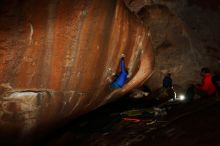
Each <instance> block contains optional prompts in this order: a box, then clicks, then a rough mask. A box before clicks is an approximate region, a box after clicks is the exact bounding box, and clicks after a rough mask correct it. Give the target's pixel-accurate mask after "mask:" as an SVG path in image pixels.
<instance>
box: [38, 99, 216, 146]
mask: <svg viewBox="0 0 220 146" xmlns="http://www.w3.org/2000/svg"><path fill="white" fill-rule="evenodd" d="M151 103H152V102H151ZM154 106H155V105H154ZM152 107H153V106H152V105H149V104H148V105H147V104H146V103H144V102H143V101H132V102H131V101H126V100H121V101H118V102H115V103H112V104H109V105H106V106H104V107H102V108H100V109H98V110H96V111H94V112H92V113H90V114H88V115H85V116H83V117H81V118H80V119H78V120H76V121H74V122H73V123H71V124H70V125H68V126H66V127H63V128H62V129H60V130H58V131H57V132H55V133H53V134H52V135H50V136H49V137H45V138H44V140H42V141H40V142H39V143H37V145H45V146H162V145H163V146H166V145H167V146H168V145H169V146H177V145H179V146H212V145H213V146H218V145H220V139H219V134H220V132H219V131H220V124H219V123H220V116H219V115H220V102H219V101H218V100H216V99H214V98H213V99H200V100H197V101H194V102H191V103H175V104H172V105H170V104H169V105H166V104H165V105H163V106H161V109H166V112H165V113H163V112H162V114H161V115H159V116H156V117H155V116H153V115H152V114H149V112H150V111H152V109H153V108H152ZM134 109H135V110H138V112H137V111H135V110H134ZM143 109H144V111H145V112H143ZM146 111H147V112H146ZM140 112H143V113H142V114H140ZM121 113H125V115H123V114H121ZM147 113H148V114H147ZM35 144H36V143H35Z"/></svg>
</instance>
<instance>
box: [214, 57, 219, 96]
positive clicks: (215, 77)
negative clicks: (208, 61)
mask: <svg viewBox="0 0 220 146" xmlns="http://www.w3.org/2000/svg"><path fill="white" fill-rule="evenodd" d="M218 64H219V65H220V58H218ZM212 82H213V84H214V85H215V88H216V90H217V91H218V93H219V94H220V74H219V73H217V74H215V75H214V76H213V77H212Z"/></svg>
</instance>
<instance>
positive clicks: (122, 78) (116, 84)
mask: <svg viewBox="0 0 220 146" xmlns="http://www.w3.org/2000/svg"><path fill="white" fill-rule="evenodd" d="M120 66H121V72H120V74H119V75H118V76H117V78H116V79H115V80H114V81H113V83H112V85H111V87H112V88H122V87H123V86H124V84H125V82H126V79H127V76H128V72H127V71H126V69H125V61H124V57H122V58H121V60H120Z"/></svg>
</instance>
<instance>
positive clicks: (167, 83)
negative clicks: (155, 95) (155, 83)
mask: <svg viewBox="0 0 220 146" xmlns="http://www.w3.org/2000/svg"><path fill="white" fill-rule="evenodd" d="M163 87H164V88H172V87H173V81H172V79H171V73H168V74H167V75H166V76H165V77H164V79H163Z"/></svg>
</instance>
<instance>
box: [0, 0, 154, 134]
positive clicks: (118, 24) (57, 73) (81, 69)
mask: <svg viewBox="0 0 220 146" xmlns="http://www.w3.org/2000/svg"><path fill="white" fill-rule="evenodd" d="M0 3H1V5H0V11H1V13H0V35H1V38H0V56H1V57H0V83H1V86H0V91H1V93H0V94H1V96H0V132H1V134H3V135H7V134H6V133H9V134H12V135H14V136H19V135H25V134H27V133H30V131H33V130H36V129H41V130H42V133H44V132H43V131H46V130H47V129H48V128H49V127H53V126H56V124H57V123H60V122H63V121H68V120H69V119H72V118H75V117H77V116H79V115H82V114H84V113H87V112H89V111H92V110H94V109H96V108H97V107H99V106H101V105H103V104H105V103H107V102H110V101H111V100H115V99H116V98H118V97H120V96H121V95H123V94H125V93H126V92H128V91H130V90H131V89H133V88H135V87H136V86H138V85H140V84H142V83H143V82H144V81H145V80H146V79H148V78H149V76H150V74H151V73H152V67H153V62H154V59H153V57H154V56H153V52H152V48H151V40H150V36H149V30H148V29H147V28H146V27H145V26H144V25H143V24H142V22H141V21H139V20H138V19H136V17H135V16H134V15H132V14H131V13H130V12H129V11H128V9H127V8H126V7H125V5H124V3H123V1H121V0H113V1H103V0H90V1H88V0H80V1H78V0H44V1H38V0H30V1H19V0H11V1H7V0H3V1H1V2H0ZM122 53H124V54H125V55H126V58H125V62H126V67H128V72H129V77H130V78H129V80H128V81H127V83H126V85H125V86H124V87H123V88H122V89H118V90H112V89H110V88H109V84H110V83H109V82H108V78H111V74H112V73H113V72H117V71H118V68H119V60H120V56H121V54H122Z"/></svg>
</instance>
